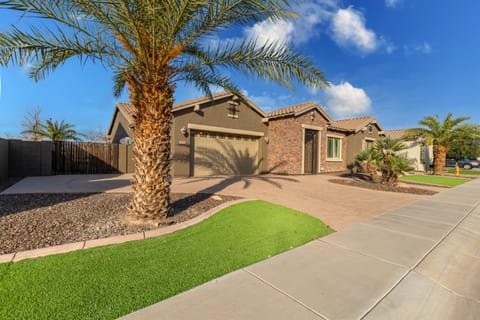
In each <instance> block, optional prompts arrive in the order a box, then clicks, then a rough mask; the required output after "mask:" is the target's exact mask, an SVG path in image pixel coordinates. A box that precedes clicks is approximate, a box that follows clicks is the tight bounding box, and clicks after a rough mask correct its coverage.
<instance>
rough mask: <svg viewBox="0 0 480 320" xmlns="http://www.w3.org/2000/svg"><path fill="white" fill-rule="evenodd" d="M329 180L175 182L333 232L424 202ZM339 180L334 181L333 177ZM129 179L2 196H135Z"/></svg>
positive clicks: (87, 178)
mask: <svg viewBox="0 0 480 320" xmlns="http://www.w3.org/2000/svg"><path fill="white" fill-rule="evenodd" d="M332 178H333V177H332V176H328V175H316V176H311V175H306V176H281V175H261V176H244V177H208V178H177V179H174V180H173V185H172V191H173V192H182V193H196V192H203V193H217V194H225V195H234V196H240V197H245V198H253V199H261V200H266V201H270V202H274V203H278V204H281V205H284V206H287V207H290V208H294V209H297V210H300V211H303V212H306V213H309V214H311V215H313V216H315V217H317V218H319V219H321V220H322V221H324V222H325V223H326V224H328V225H329V226H331V227H332V228H334V229H335V230H341V229H343V228H345V227H348V226H351V225H354V224H356V223H358V222H361V221H365V220H366V219H368V218H370V217H374V216H377V215H379V214H382V213H384V212H386V211H389V210H392V209H396V208H399V207H402V206H405V205H407V204H409V203H412V202H414V201H417V200H419V199H422V198H424V197H425V196H418V195H412V194H405V193H392V192H381V191H374V190H367V189H361V188H356V187H349V186H343V185H339V184H334V183H330V182H328V180H329V179H332ZM335 178H336V177H335ZM130 180H131V175H76V176H75V175H66V176H50V177H30V178H25V179H23V180H22V181H20V182H18V183H17V184H15V185H13V186H12V187H10V188H9V189H7V190H5V191H4V192H3V194H8V193H37V192H46V193H52V192H54V193H58V192H131V187H130Z"/></svg>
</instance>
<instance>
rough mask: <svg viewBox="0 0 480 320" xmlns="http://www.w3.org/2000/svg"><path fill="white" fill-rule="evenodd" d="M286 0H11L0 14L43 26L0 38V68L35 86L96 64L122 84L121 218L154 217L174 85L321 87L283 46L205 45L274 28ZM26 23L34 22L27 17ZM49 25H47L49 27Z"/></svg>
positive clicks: (287, 10) (286, 11)
mask: <svg viewBox="0 0 480 320" xmlns="http://www.w3.org/2000/svg"><path fill="white" fill-rule="evenodd" d="M291 3H296V1H289V0H221V1H220V0H216V1H213V0H162V1H151V0H115V1H113V0H76V1H56V0H11V1H1V2H0V9H1V8H7V9H12V10H17V11H20V12H21V13H22V14H23V17H28V16H34V17H36V18H43V19H47V20H49V22H50V23H49V24H41V25H40V26H39V27H33V26H32V27H31V28H30V29H27V30H26V31H24V30H20V29H18V28H16V27H12V29H11V30H10V31H6V32H4V33H1V34H0V65H8V64H10V63H19V64H29V65H31V71H30V75H31V76H32V77H33V78H34V79H35V80H39V79H41V78H44V77H45V76H46V75H47V74H48V73H49V72H51V71H53V70H55V69H56V68H57V67H59V66H60V65H62V64H63V63H64V62H65V61H66V60H68V59H69V58H72V57H78V58H80V59H81V60H82V61H93V62H99V63H102V64H103V65H106V66H109V67H110V68H111V69H112V70H113V71H114V92H115V93H116V94H117V95H119V94H120V93H121V92H122V90H123V88H124V87H125V86H128V90H129V93H130V102H131V103H132V104H133V105H134V106H135V110H136V114H135V115H134V118H135V121H134V144H133V154H134V159H135V174H134V178H133V182H132V187H133V200H132V204H131V209H130V215H131V217H132V218H133V219H136V220H142V221H145V220H158V219H162V218H164V217H165V216H166V215H167V214H168V213H169V210H170V185H171V181H172V179H171V169H170V162H171V154H170V143H171V138H170V130H171V122H172V118H173V115H172V106H173V101H174V99H173V94H174V92H175V85H176V84H177V83H178V82H179V81H181V82H188V83H192V84H193V85H194V86H195V87H197V88H198V89H200V90H202V91H204V92H205V93H206V94H207V95H211V90H210V86H212V85H213V86H218V87H221V88H224V89H226V90H227V91H230V92H231V93H234V94H236V95H237V96H239V97H240V98H243V95H242V94H241V92H240V90H239V88H237V87H236V86H235V85H234V84H233V83H232V82H231V80H230V79H229V78H228V77H227V76H225V75H223V71H224V70H225V69H226V68H230V69H235V70H238V71H240V72H242V73H244V74H247V75H250V76H256V77H258V78H262V79H269V80H273V81H275V82H277V83H279V84H281V85H284V86H286V87H289V88H293V85H294V84H295V83H300V84H304V85H308V86H312V87H316V88H321V87H325V86H327V85H328V82H327V81H326V79H325V77H324V76H323V74H322V72H320V70H318V69H317V68H315V67H314V66H313V65H312V64H311V62H310V60H309V59H307V58H305V57H304V56H302V55H300V54H298V53H297V52H295V51H293V50H292V49H291V48H290V47H289V46H288V44H286V43H279V44H277V43H271V42H270V43H265V44H260V43H258V42H257V41H256V39H244V40H243V41H242V40H241V41H238V40H232V41H222V42H220V44H218V45H212V42H211V41H209V39H212V37H215V36H217V35H218V34H220V33H221V32H223V31H225V29H227V28H231V27H234V26H235V27H242V26H250V25H251V24H252V23H257V22H260V21H265V20H268V21H281V20H286V19H291V18H292V17H295V16H296V14H295V13H293V12H292V11H291ZM35 21H38V19H36V20H35ZM49 26H53V27H51V28H49Z"/></svg>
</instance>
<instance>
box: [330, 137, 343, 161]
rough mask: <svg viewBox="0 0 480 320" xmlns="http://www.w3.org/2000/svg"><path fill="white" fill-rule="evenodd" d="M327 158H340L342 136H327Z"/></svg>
mask: <svg viewBox="0 0 480 320" xmlns="http://www.w3.org/2000/svg"><path fill="white" fill-rule="evenodd" d="M327 159H328V160H342V138H340V137H327Z"/></svg>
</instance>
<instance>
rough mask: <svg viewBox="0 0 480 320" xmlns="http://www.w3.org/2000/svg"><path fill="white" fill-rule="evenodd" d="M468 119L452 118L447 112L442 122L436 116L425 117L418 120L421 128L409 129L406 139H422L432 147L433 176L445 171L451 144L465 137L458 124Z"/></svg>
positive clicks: (462, 128)
mask: <svg viewBox="0 0 480 320" xmlns="http://www.w3.org/2000/svg"><path fill="white" fill-rule="evenodd" d="M468 119H470V117H458V118H454V117H453V114H452V113H451V112H449V113H448V114H447V116H446V117H445V119H443V121H441V120H440V117H439V116H438V115H436V116H435V117H432V116H426V117H425V118H423V119H422V120H420V122H419V124H420V125H421V126H422V127H421V128H414V129H410V130H408V131H407V132H406V137H415V138H418V137H422V138H424V139H425V142H426V143H427V144H429V145H433V174H435V175H442V174H443V172H444V170H445V160H446V157H447V153H448V151H449V150H450V148H451V146H452V143H453V142H454V141H455V140H457V139H459V138H461V137H463V136H464V135H465V127H464V126H461V125H460V124H461V123H462V122H464V121H466V120H468Z"/></svg>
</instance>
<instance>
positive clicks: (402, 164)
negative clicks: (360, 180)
mask: <svg viewBox="0 0 480 320" xmlns="http://www.w3.org/2000/svg"><path fill="white" fill-rule="evenodd" d="M387 166H388V167H387V168H388V170H386V171H385V174H386V177H382V179H384V180H385V183H386V184H388V185H392V186H394V185H397V183H398V177H399V176H400V175H403V174H405V173H406V172H408V171H412V170H413V168H412V167H411V166H410V162H409V161H408V159H407V158H405V157H402V156H398V155H395V156H393V157H391V158H390V160H389V161H388V163H387Z"/></svg>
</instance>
